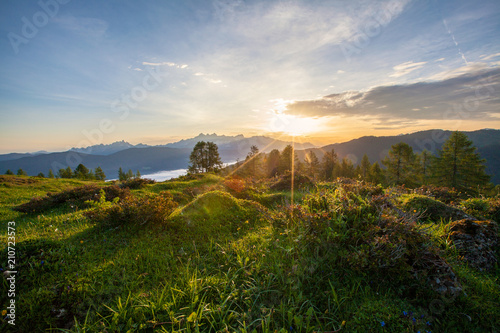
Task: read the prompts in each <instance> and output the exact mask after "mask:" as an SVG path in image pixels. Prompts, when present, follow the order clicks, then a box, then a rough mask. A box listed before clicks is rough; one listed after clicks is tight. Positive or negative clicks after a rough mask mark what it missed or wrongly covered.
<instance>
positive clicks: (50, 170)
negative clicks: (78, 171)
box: [47, 169, 55, 178]
mask: <svg viewBox="0 0 500 333" xmlns="http://www.w3.org/2000/svg"><path fill="white" fill-rule="evenodd" d="M47 178H55V176H54V173H53V172H52V169H49V175H48V176H47Z"/></svg>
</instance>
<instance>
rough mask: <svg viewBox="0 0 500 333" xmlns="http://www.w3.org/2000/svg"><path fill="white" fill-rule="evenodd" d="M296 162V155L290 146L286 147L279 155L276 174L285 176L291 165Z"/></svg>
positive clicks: (290, 169)
mask: <svg viewBox="0 0 500 333" xmlns="http://www.w3.org/2000/svg"><path fill="white" fill-rule="evenodd" d="M296 160H297V155H296V154H295V150H294V149H293V147H292V145H287V146H286V147H285V148H284V149H283V151H282V152H281V154H280V159H279V165H278V173H279V174H280V175H283V174H285V173H286V172H287V171H292V163H293V162H295V161H296Z"/></svg>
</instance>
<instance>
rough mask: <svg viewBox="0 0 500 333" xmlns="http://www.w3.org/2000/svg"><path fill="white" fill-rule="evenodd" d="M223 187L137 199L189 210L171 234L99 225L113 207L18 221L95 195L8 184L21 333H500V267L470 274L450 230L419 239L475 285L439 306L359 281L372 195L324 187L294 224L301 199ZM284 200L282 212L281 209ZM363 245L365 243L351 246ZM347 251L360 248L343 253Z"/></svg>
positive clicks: (383, 284)
mask: <svg viewBox="0 0 500 333" xmlns="http://www.w3.org/2000/svg"><path fill="white" fill-rule="evenodd" d="M26 179H27V178H26ZM222 182H223V179H222V178H220V177H219V176H215V175H208V176H202V177H199V178H198V179H191V180H189V179H187V180H174V181H169V182H163V183H157V184H151V185H147V186H146V187H145V188H143V189H139V190H133V191H132V194H133V195H134V196H137V197H143V196H146V195H158V194H160V193H161V192H163V191H169V192H171V193H172V194H173V197H174V200H177V201H178V202H179V206H178V207H177V209H176V210H175V211H174V212H173V213H172V215H171V216H169V217H166V218H165V221H164V223H163V224H161V225H149V224H145V225H139V224H133V223H128V224H122V225H118V226H114V225H113V226H110V225H108V224H101V223H98V222H96V221H93V220H91V219H90V218H89V217H87V215H86V212H88V211H89V210H90V209H99V208H87V209H82V210H71V209H68V208H67V207H61V208H57V209H53V210H51V211H48V212H46V213H44V214H37V215H27V214H21V213H18V212H15V211H13V210H12V208H13V207H14V206H16V205H19V204H22V203H25V202H27V201H29V200H30V199H31V198H32V197H33V196H43V195H45V194H46V193H47V192H58V191H63V190H65V189H68V188H71V187H74V186H79V185H82V184H86V183H87V182H81V181H75V180H47V179H39V180H38V181H37V182H35V183H31V184H14V183H12V182H7V181H5V180H4V181H3V182H0V213H1V222H2V223H1V225H2V226H3V227H2V229H1V230H0V239H1V244H2V248H0V250H1V253H3V255H2V257H1V258H2V259H1V261H0V264H1V265H3V266H4V267H5V262H4V261H5V260H4V259H6V258H5V250H4V249H3V248H4V247H6V244H7V227H6V225H7V222H8V221H15V222H16V241H17V244H16V256H17V259H18V262H17V268H18V271H19V273H18V274H17V275H16V289H17V297H16V306H17V308H16V309H17V310H16V318H17V320H16V329H17V330H18V331H23V332H44V331H58V332H60V331H67V332H127V331H130V332H135V331H141V332H142V331H144V332H153V331H155V332H276V331H277V332H332V331H339V332H417V331H421V332H426V331H432V332H465V331H466V332H491V331H494V330H498V329H500V313H499V311H498V308H499V307H500V301H499V300H500V281H499V280H498V276H499V274H498V272H499V271H498V268H496V270H494V271H491V272H478V271H475V270H473V269H471V268H469V267H467V265H466V263H464V262H463V261H462V260H460V256H459V255H458V253H456V251H454V248H453V246H452V245H451V244H449V243H447V242H446V239H445V238H444V237H443V236H444V235H445V225H446V222H447V221H444V222H443V221H441V222H438V223H431V222H429V223H427V224H425V223H422V224H419V225H418V228H419V229H420V230H426V232H427V233H428V234H429V235H430V241H431V242H432V243H433V244H434V245H435V246H436V247H438V248H440V249H441V250H442V251H443V256H444V258H445V259H446V261H447V262H448V263H449V264H450V265H451V267H452V268H453V270H454V272H455V274H457V276H458V278H459V280H460V282H461V283H462V286H463V289H464V291H465V293H464V294H462V295H460V296H458V297H456V298H453V299H449V298H448V299H447V298H443V297H441V296H439V295H438V294H436V293H432V292H431V291H430V290H428V289H426V288H427V287H426V286H420V285H419V286H413V285H411V283H410V282H411V280H401V282H400V283H398V284H396V283H392V282H390V281H393V280H391V277H390V276H388V275H384V274H374V273H373V271H371V270H363V269H359V267H355V265H356V263H355V262H350V261H348V260H347V258H348V257H349V256H352V255H353V253H354V252H356V251H360V250H361V249H362V247H360V246H361V243H362V242H363V240H362V238H360V237H362V236H363V235H365V234H363V233H362V232H361V231H357V230H352V229H349V226H351V228H354V226H356V228H360V230H361V229H362V228H363V225H364V224H365V223H375V222H376V220H377V215H376V214H374V212H373V211H372V210H370V206H369V205H370V204H371V201H370V200H371V197H370V196H369V195H366V196H361V195H359V194H352V195H349V193H344V192H343V191H337V192H335V188H337V186H332V189H328V188H327V186H323V188H322V189H319V190H318V192H317V193H311V194H309V193H306V192H300V191H299V192H297V193H295V197H294V199H295V203H296V204H298V206H299V207H301V206H303V207H304V209H303V211H302V213H300V212H299V211H298V212H297V213H294V214H293V215H290V214H289V207H287V206H286V203H287V200H288V199H287V200H283V198H290V196H291V193H283V192H272V191H265V190H262V189H259V191H255V193H258V194H256V195H255V197H256V199H257V200H256V201H259V202H260V201H261V200H262V202H260V203H258V202H256V201H254V200H245V199H240V198H236V197H234V196H233V195H231V194H229V193H228V192H226V190H224V186H223V184H222ZM100 185H102V186H104V183H100ZM249 186H250V185H249ZM321 191H329V192H328V193H329V194H328V195H329V197H331V201H330V202H329V203H323V204H325V205H327V206H328V205H332V203H335V205H334V206H328V207H327V208H328V209H329V210H328V209H326V210H325V211H322V213H320V212H318V213H315V214H316V215H314V214H313V213H311V212H309V210H308V209H309V208H307V207H309V206H307V204H305V203H304V204H303V200H309V201H308V202H309V204H310V203H311V202H312V201H314V200H313V199H314V198H316V199H318V198H319V197H318V196H320V195H321V193H322V192H321ZM180 193H182V194H183V195H180ZM325 193H326V192H325ZM359 193H361V192H359ZM176 194H177V196H176ZM273 196H276V198H278V199H277V200H272V198H273ZM311 196H313V197H312V198H311ZM314 196H316V197H314ZM269 198H271V199H269ZM316 199H315V200H316ZM266 200H268V201H266ZM316 201H317V200H316ZM316 201H315V202H316ZM318 202H320V201H318ZM320 203H321V202H320ZM262 204H264V205H262ZM340 207H342V208H340ZM327 211H328V214H329V215H328V214H327V213H325V212H327ZM321 214H326V215H324V216H323V215H321ZM370 221H371V222H370ZM327 226H329V228H330V229H328V228H327ZM367 230H370V229H367ZM356 237H357V238H356ZM363 237H364V236H363ZM352 239H356V240H357V243H356V242H351V241H350V240H352ZM341 242H343V243H341ZM338 244H349V245H348V246H346V247H345V248H342V247H340V246H339V245H338ZM42 262H43V263H42ZM394 281H396V280H394ZM415 283H416V282H415ZM6 291H7V284H6V282H5V279H4V280H3V282H2V287H1V296H0V297H1V298H0V299H1V300H2V304H3V308H2V310H3V309H5V306H6V305H5V304H6V302H7V301H8V298H7V296H6ZM427 323H428V324H427ZM429 324H430V325H429ZM0 325H1V326H0V327H1V328H0V330H2V331H9V330H10V331H12V329H11V326H9V325H8V323H7V322H6V321H5V320H3V321H2V322H1V323H0Z"/></svg>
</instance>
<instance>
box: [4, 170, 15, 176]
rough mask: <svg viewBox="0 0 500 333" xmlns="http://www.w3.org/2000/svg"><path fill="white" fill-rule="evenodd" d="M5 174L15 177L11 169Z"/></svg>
mask: <svg viewBox="0 0 500 333" xmlns="http://www.w3.org/2000/svg"><path fill="white" fill-rule="evenodd" d="M5 174H6V175H13V174H14V173H13V172H12V170H11V169H9V170H7V171H6V172H5Z"/></svg>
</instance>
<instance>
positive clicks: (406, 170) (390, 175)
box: [382, 142, 416, 187]
mask: <svg viewBox="0 0 500 333" xmlns="http://www.w3.org/2000/svg"><path fill="white" fill-rule="evenodd" d="M382 164H384V165H385V167H386V168H387V169H386V174H387V181H388V182H389V183H390V184H394V185H403V184H405V185H406V186H410V187H412V186H414V185H415V180H414V179H415V168H416V155H415V153H413V148H412V147H410V146H409V145H408V144H407V143H404V142H400V143H398V144H395V145H393V146H392V147H391V150H390V151H389V154H388V156H386V158H385V159H384V160H383V161H382Z"/></svg>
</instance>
